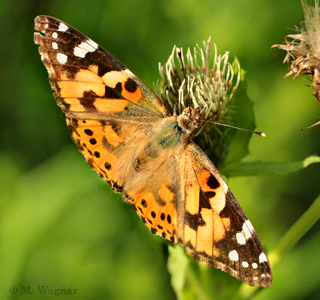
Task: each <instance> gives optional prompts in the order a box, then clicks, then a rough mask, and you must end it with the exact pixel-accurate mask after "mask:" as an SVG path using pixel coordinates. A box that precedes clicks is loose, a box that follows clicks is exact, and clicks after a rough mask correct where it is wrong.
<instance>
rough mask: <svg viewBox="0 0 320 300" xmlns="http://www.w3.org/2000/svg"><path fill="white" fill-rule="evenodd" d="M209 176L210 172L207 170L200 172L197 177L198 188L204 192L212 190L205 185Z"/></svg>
mask: <svg viewBox="0 0 320 300" xmlns="http://www.w3.org/2000/svg"><path fill="white" fill-rule="evenodd" d="M210 175H211V174H210V172H209V171H207V170H204V171H202V172H201V174H199V175H198V180H199V183H200V186H201V188H202V190H203V191H204V192H209V191H212V189H211V188H210V187H209V186H208V184H207V182H208V179H209V177H210Z"/></svg>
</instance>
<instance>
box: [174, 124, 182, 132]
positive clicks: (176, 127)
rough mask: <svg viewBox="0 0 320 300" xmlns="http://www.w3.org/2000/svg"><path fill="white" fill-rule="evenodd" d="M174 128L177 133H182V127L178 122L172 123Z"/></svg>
mask: <svg viewBox="0 0 320 300" xmlns="http://www.w3.org/2000/svg"><path fill="white" fill-rule="evenodd" d="M174 129H175V130H176V131H177V132H179V133H182V132H183V129H182V127H180V126H179V125H178V124H176V125H174Z"/></svg>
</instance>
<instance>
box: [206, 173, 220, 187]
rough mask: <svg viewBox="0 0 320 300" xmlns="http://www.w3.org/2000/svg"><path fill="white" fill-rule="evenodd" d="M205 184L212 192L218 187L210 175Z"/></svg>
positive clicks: (218, 184)
mask: <svg viewBox="0 0 320 300" xmlns="http://www.w3.org/2000/svg"><path fill="white" fill-rule="evenodd" d="M207 184H208V186H209V187H210V188H211V189H213V190H215V189H217V188H218V187H219V186H220V183H219V181H218V180H217V178H216V177H214V176H213V175H212V174H210V177H209V179H208V181H207Z"/></svg>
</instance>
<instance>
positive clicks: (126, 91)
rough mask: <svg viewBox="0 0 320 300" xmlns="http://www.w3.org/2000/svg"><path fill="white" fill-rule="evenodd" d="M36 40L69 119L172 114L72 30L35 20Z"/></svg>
mask: <svg viewBox="0 0 320 300" xmlns="http://www.w3.org/2000/svg"><path fill="white" fill-rule="evenodd" d="M35 30H37V31H40V32H42V33H43V34H41V33H40V32H36V33H35V34H34V41H35V43H36V44H38V45H39V47H38V49H39V52H40V54H41V58H42V61H43V63H44V65H45V66H46V68H47V70H48V72H49V80H50V83H51V86H52V89H53V90H54V95H55V98H56V101H57V104H58V105H59V106H60V107H61V109H62V111H63V112H64V113H65V114H67V115H68V116H70V117H75V118H81V119H95V120H96V119H99V120H104V119H108V118H109V117H110V116H111V117H112V118H122V119H130V118H132V116H134V117H135V118H136V119H141V120H146V119H147V120H150V119H154V118H156V119H157V118H161V117H164V116H167V115H169V113H168V111H167V110H166V108H165V107H164V105H163V104H162V102H161V101H160V100H159V98H158V97H157V96H156V95H155V94H154V93H153V92H152V91H151V90H150V89H149V88H148V87H147V86H146V85H145V84H144V83H143V82H142V81H141V80H140V79H139V78H138V77H136V76H135V75H134V74H133V73H132V72H130V71H129V70H128V69H127V68H126V67H125V66H124V65H123V64H122V63H121V62H119V61H118V60H117V59H116V58H114V57H113V56H112V55H111V54H110V53H108V52H107V51H105V50H104V49H103V48H102V47H100V46H99V45H98V44H96V43H95V42H94V41H92V40H91V39H89V38H88V37H87V36H85V35H84V34H82V33H81V32H79V31H78V30H76V29H74V28H73V27H71V26H70V25H68V24H66V23H64V22H62V21H60V20H58V19H56V18H53V17H50V16H38V17H36V19H35Z"/></svg>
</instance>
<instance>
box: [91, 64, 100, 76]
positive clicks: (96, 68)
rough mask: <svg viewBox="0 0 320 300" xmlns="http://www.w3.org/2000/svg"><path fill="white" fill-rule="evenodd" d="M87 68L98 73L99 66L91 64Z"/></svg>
mask: <svg viewBox="0 0 320 300" xmlns="http://www.w3.org/2000/svg"><path fill="white" fill-rule="evenodd" d="M89 70H90V71H91V72H93V73H95V74H98V70H99V67H98V66H97V65H92V66H90V67H89Z"/></svg>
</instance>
